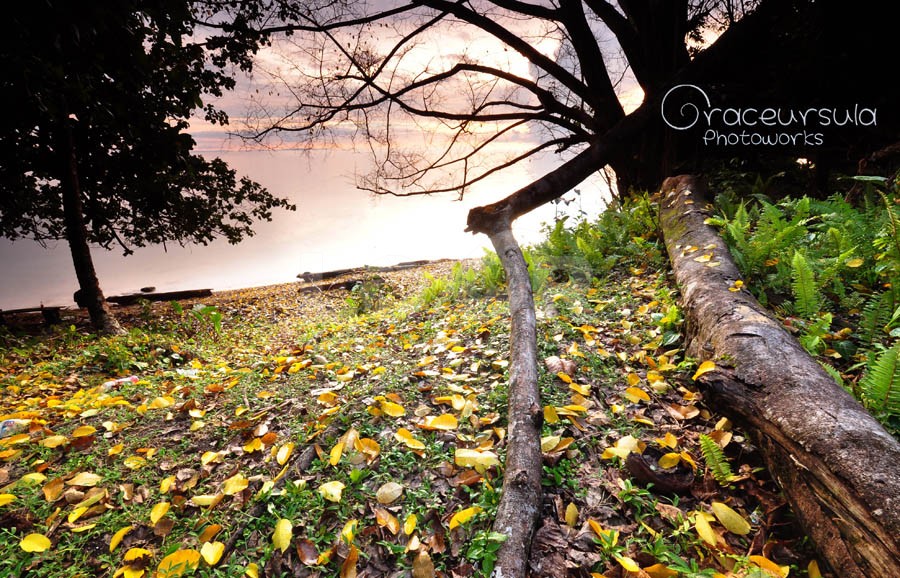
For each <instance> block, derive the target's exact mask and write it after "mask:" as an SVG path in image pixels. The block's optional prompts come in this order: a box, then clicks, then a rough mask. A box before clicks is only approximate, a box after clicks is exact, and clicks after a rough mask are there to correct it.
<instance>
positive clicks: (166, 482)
mask: <svg viewBox="0 0 900 578" xmlns="http://www.w3.org/2000/svg"><path fill="white" fill-rule="evenodd" d="M174 483H175V476H167V477H165V478H163V479H162V480H160V482H159V493H160V494H168V493H169V490H170V489H172V484H174Z"/></svg>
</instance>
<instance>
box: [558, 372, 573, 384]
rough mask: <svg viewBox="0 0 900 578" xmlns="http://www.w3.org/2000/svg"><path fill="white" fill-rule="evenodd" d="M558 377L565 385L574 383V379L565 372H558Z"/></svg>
mask: <svg viewBox="0 0 900 578" xmlns="http://www.w3.org/2000/svg"><path fill="white" fill-rule="evenodd" d="M556 377H558V378H560V379H561V380H562V382H563V383H572V378H571V377H570V376H569V374H568V373H566V372H564V371H558V372H556Z"/></svg>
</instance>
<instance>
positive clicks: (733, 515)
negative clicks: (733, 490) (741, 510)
mask: <svg viewBox="0 0 900 578" xmlns="http://www.w3.org/2000/svg"><path fill="white" fill-rule="evenodd" d="M710 506H712V511H713V514H714V515H715V517H716V519H717V520H719V523H720V524H722V525H723V526H725V529H726V530H728V531H729V532H731V533H732V534H737V535H739V536H745V535H747V534H749V533H750V522H748V521H747V520H745V519H744V517H743V516H741V515H740V514H738V513H737V512H735V511H734V510H732V509H731V508H729V507H728V506H726V505H725V504H723V503H722V502H713V503H712V504H710Z"/></svg>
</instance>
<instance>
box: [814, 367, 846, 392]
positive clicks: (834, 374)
mask: <svg viewBox="0 0 900 578" xmlns="http://www.w3.org/2000/svg"><path fill="white" fill-rule="evenodd" d="M819 365H821V366H822V369H824V370H825V373H827V374H828V375H830V376H831V379H833V380H834V381H835V383H837V384H838V385H840V386H841V387H843V388H844V389H847V386H846V385H845V384H844V376H843V375H841V372H840V371H838V370H837V369H835V368H834V366H833V365H831V364H829V363H825V362H824V361H819ZM848 391H849V389H848ZM851 393H852V392H851Z"/></svg>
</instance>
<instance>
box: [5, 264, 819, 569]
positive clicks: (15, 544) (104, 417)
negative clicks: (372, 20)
mask: <svg viewBox="0 0 900 578" xmlns="http://www.w3.org/2000/svg"><path fill="white" fill-rule="evenodd" d="M428 270H429V272H430V273H431V274H432V275H435V276H440V275H442V274H443V275H446V274H448V273H449V266H448V265H446V264H439V265H437V266H435V265H432V266H430V267H429V269H428ZM629 273H630V275H628V276H627V277H619V278H615V279H605V280H603V281H602V282H596V281H595V282H594V283H593V284H588V283H576V282H571V281H570V282H565V283H558V284H553V285H550V286H549V287H548V288H547V289H546V290H545V291H544V292H543V294H541V295H539V296H538V300H537V313H538V317H539V327H538V334H539V350H540V351H541V352H542V354H543V358H544V359H542V361H543V363H544V366H545V367H544V368H543V369H544V370H543V371H542V373H541V378H540V379H541V386H542V396H543V400H544V404H545V408H544V426H543V428H544V431H543V433H542V441H541V443H542V452H543V460H544V480H543V484H544V502H543V512H542V523H541V525H540V528H539V530H538V532H537V534H536V536H535V539H534V543H533V547H532V559H531V568H532V572H533V574H534V575H535V576H567V575H581V576H606V577H607V578H616V577H624V576H645V575H646V576H651V577H653V578H657V577H661V576H678V575H685V576H689V575H710V576H712V575H722V576H768V575H773V576H779V575H786V574H784V572H786V571H787V570H785V569H787V568H796V570H794V571H793V575H802V574H803V572H806V571H807V567H808V565H809V564H810V563H814V561H811V559H810V553H809V551H808V549H807V547H806V546H804V540H803V536H801V535H799V534H798V533H797V531H796V529H795V528H794V527H793V526H792V524H791V514H790V511H789V508H788V507H787V506H786V504H785V503H784V500H783V499H782V498H781V497H780V496H779V494H778V492H777V490H776V488H775V487H774V485H773V484H772V482H771V480H770V479H769V478H768V476H767V475H766V473H765V471H764V470H762V469H761V468H760V467H759V465H760V463H761V461H760V458H759V455H758V452H757V450H756V449H755V448H754V447H753V446H752V444H751V443H750V441H749V440H747V439H746V437H745V436H744V435H742V433H741V432H740V431H737V430H735V429H734V428H733V427H732V425H731V424H730V422H728V420H726V419H723V418H720V416H716V415H713V414H712V413H711V412H710V411H709V409H708V408H707V407H705V405H704V403H703V396H702V394H701V393H700V392H699V391H698V390H697V389H696V388H695V387H694V384H693V381H692V379H691V377H692V375H695V374H696V372H705V371H714V370H715V368H714V367H710V366H708V365H701V366H700V367H699V368H698V367H697V366H696V364H694V363H693V362H692V361H691V360H688V359H685V358H684V354H683V351H682V350H681V345H682V343H681V341H680V338H678V337H677V328H676V332H675V334H676V337H675V338H673V337H672V335H673V331H671V330H672V328H673V327H674V326H675V325H676V321H675V318H676V317H677V315H674V314H673V309H672V308H673V307H675V303H674V294H673V292H672V291H671V289H670V288H668V287H667V286H666V285H665V280H664V279H663V278H661V277H660V276H659V275H658V274H657V273H655V272H653V271H645V270H636V269H633V270H631V271H630V272H629ZM384 279H386V280H387V282H388V283H390V284H392V285H393V286H394V288H395V291H394V295H395V297H394V300H393V301H392V302H391V303H389V304H388V306H386V307H384V308H382V309H379V310H376V311H374V312H372V313H370V314H367V315H363V316H355V315H352V314H349V313H348V312H347V310H346V307H345V303H344V299H345V296H346V293H345V292H344V293H342V292H341V291H339V290H337V291H326V292H322V293H318V294H310V293H298V291H297V289H298V286H299V284H289V285H282V286H275V287H270V288H261V289H253V290H245V291H239V292H231V293H226V294H221V295H219V294H217V295H214V296H213V297H212V298H209V299H207V300H203V301H202V302H201V303H202V304H203V305H205V306H214V307H216V308H217V310H218V311H220V312H221V313H222V320H221V325H222V330H221V331H217V330H215V328H213V327H212V326H211V324H209V323H204V322H203V319H202V318H200V317H197V316H189V315H187V314H186V313H185V312H184V311H185V310H189V309H190V308H189V307H185V306H182V307H181V311H182V312H181V313H179V312H178V308H173V307H172V306H171V305H169V304H152V305H146V304H145V305H142V306H133V307H130V308H127V309H125V310H123V313H124V315H123V316H124V317H125V319H126V323H127V325H129V326H130V327H133V328H134V329H132V331H131V332H130V334H129V335H128V336H126V337H122V338H103V339H100V338H95V337H93V336H88V335H86V332H85V331H84V329H83V327H84V326H83V323H84V321H83V320H80V319H75V320H70V321H72V323H71V327H68V328H64V329H58V330H55V331H52V332H42V333H39V334H35V335H27V334H15V333H11V332H7V333H4V334H3V336H2V339H3V347H2V349H0V355H2V357H0V359H2V362H3V369H2V374H0V379H2V386H3V387H4V396H3V399H2V402H0V405H2V408H0V413H3V414H4V415H3V416H2V419H3V420H10V423H12V424H14V425H16V427H17V428H18V429H17V431H16V433H13V434H12V435H7V436H5V437H3V438H2V439H0V460H2V462H0V534H2V535H3V538H4V539H3V540H0V543H2V544H3V546H0V550H3V552H2V554H3V555H2V561H0V571H7V570H9V569H13V570H14V571H15V572H19V573H25V572H27V573H29V575H35V576H73V575H78V574H79V573H80V574H81V575H108V576H122V575H124V576H129V577H132V576H134V577H137V576H159V575H165V576H180V575H202V576H212V575H218V574H216V573H217V572H221V573H224V574H225V575H247V576H254V575H259V576H270V575H280V574H281V573H285V572H286V573H289V574H290V575H297V576H333V575H335V574H336V573H337V574H339V575H340V576H353V575H358V576H363V575H365V576H388V575H395V574H396V573H397V572H400V575H402V573H403V572H404V571H405V572H409V573H411V575H413V576H417V577H422V576H472V575H484V574H485V573H486V572H487V571H488V570H489V568H490V565H491V557H492V553H493V552H495V551H496V549H497V547H499V544H500V543H501V542H502V536H498V535H495V534H494V533H492V532H491V522H492V519H493V514H494V512H495V511H496V507H497V503H498V500H499V490H500V487H501V485H502V470H503V468H502V463H503V458H504V455H505V436H506V431H505V423H506V409H507V400H506V398H505V384H506V380H507V379H508V375H507V366H508V362H507V359H506V358H507V355H508V351H509V333H508V319H507V307H506V303H505V301H504V299H503V298H502V297H501V298H482V299H465V300H449V301H446V302H443V303H432V304H431V305H427V306H426V305H424V304H423V303H422V302H421V301H419V300H417V299H416V298H415V295H416V293H417V291H420V290H421V288H422V287H423V284H424V283H426V282H427V281H426V280H425V278H424V277H423V276H422V272H421V271H420V270H412V271H403V272H396V273H389V274H384ZM410 296H411V297H410ZM80 327H81V328H80ZM122 378H130V379H122ZM701 434H702V435H705V436H709V437H710V438H711V439H712V440H713V441H714V442H715V443H717V444H718V445H719V446H720V447H721V449H722V454H723V455H724V456H725V459H726V460H727V461H728V466H729V467H730V469H731V470H732V475H731V477H730V478H728V481H727V482H725V483H724V484H723V483H720V482H719V481H717V480H716V479H715V478H714V477H713V476H712V474H711V473H710V471H709V468H708V464H707V463H706V459H707V457H706V456H705V455H704V454H703V453H702V452H701V450H700V446H699V438H700V436H701ZM718 465H719V466H721V465H722V464H718Z"/></svg>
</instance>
